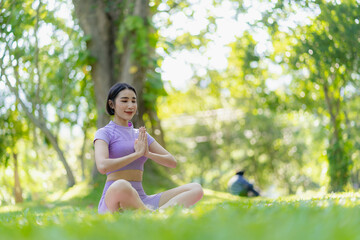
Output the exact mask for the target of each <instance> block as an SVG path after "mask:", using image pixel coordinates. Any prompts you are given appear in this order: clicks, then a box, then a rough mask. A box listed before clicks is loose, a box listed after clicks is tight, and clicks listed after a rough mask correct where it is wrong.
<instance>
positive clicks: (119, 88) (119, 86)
mask: <svg viewBox="0 0 360 240" xmlns="http://www.w3.org/2000/svg"><path fill="white" fill-rule="evenodd" d="M125 89H129V90H132V91H133V92H134V93H135V95H136V90H135V88H134V87H133V86H131V85H129V84H127V83H116V84H115V85H113V86H112V87H111V88H110V90H109V94H108V97H107V100H106V111H107V112H108V114H110V115H114V113H115V112H114V109H112V108H111V107H110V105H109V100H111V101H112V102H113V103H114V104H115V98H116V96H117V95H118V94H119V92H121V91H122V90H125Z"/></svg>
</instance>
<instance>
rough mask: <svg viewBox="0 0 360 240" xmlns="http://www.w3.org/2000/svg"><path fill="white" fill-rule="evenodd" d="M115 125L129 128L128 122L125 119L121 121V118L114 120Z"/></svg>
mask: <svg viewBox="0 0 360 240" xmlns="http://www.w3.org/2000/svg"><path fill="white" fill-rule="evenodd" d="M113 122H114V123H116V124H117V125H120V126H123V127H128V126H129V125H128V121H127V120H125V119H119V118H116V117H115V118H114V121H113Z"/></svg>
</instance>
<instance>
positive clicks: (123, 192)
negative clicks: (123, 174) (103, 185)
mask: <svg viewBox="0 0 360 240" xmlns="http://www.w3.org/2000/svg"><path fill="white" fill-rule="evenodd" d="M105 204H106V206H107V208H108V209H109V210H110V212H116V211H119V209H144V210H150V209H149V208H147V207H146V206H145V204H144V203H143V202H142V201H141V199H140V197H139V194H138V193H137V191H136V190H135V188H133V187H132V186H131V184H130V183H129V182H128V181H126V180H123V179H120V180H117V181H115V182H114V183H113V184H111V186H110V187H109V188H108V190H107V191H106V194H105Z"/></svg>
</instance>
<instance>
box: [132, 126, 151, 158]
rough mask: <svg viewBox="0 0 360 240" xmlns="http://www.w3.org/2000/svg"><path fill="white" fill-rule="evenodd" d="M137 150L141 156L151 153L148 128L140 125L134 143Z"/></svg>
mask: <svg viewBox="0 0 360 240" xmlns="http://www.w3.org/2000/svg"><path fill="white" fill-rule="evenodd" d="M134 149H135V152H136V153H138V154H139V155H141V156H147V155H148V153H149V146H148V141H147V136H146V128H145V127H140V128H139V136H138V138H137V139H136V140H135V144H134Z"/></svg>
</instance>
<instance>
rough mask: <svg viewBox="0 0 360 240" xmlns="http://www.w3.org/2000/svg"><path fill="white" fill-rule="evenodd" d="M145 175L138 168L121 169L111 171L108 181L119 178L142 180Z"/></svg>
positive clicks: (134, 180) (133, 180)
mask: <svg viewBox="0 0 360 240" xmlns="http://www.w3.org/2000/svg"><path fill="white" fill-rule="evenodd" d="M142 176H143V171H141V170H137V169H129V170H121V171H117V172H113V173H110V174H109V175H108V176H107V179H106V181H107V182H108V181H116V180H119V179H124V180H126V181H132V182H141V181H142Z"/></svg>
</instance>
